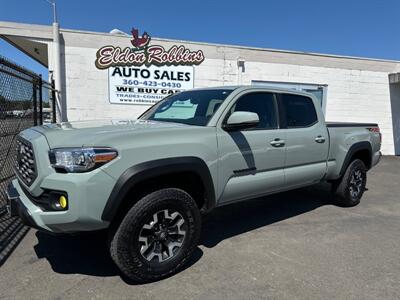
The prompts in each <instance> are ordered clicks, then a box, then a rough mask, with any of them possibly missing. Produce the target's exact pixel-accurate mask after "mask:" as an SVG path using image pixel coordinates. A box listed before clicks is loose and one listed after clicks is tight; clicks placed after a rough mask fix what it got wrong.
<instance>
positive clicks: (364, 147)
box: [339, 141, 372, 176]
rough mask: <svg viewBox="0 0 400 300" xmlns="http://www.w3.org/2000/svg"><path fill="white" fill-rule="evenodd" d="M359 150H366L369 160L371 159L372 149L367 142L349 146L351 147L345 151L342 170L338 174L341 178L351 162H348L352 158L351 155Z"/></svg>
mask: <svg viewBox="0 0 400 300" xmlns="http://www.w3.org/2000/svg"><path fill="white" fill-rule="evenodd" d="M360 150H368V152H369V154H370V156H371V159H372V147H371V144H370V143H369V142H366V141H364V142H357V143H355V144H353V145H351V147H350V149H349V151H347V154H346V157H345V159H344V161H343V164H342V168H341V169H340V174H339V175H340V176H343V174H344V172H346V169H347V167H348V165H349V164H350V162H351V161H350V160H351V158H352V157H353V155H354V154H355V153H357V152H358V151H360Z"/></svg>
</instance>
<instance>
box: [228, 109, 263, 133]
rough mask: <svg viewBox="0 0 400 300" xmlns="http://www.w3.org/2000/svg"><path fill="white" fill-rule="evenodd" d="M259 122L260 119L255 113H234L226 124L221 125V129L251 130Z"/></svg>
mask: <svg viewBox="0 0 400 300" xmlns="http://www.w3.org/2000/svg"><path fill="white" fill-rule="evenodd" d="M259 122H260V119H259V118H258V114H256V113H253V112H249V111H235V112H234V113H232V114H231V115H230V116H229V118H228V120H227V121H226V124H224V125H223V129H225V130H227V131H232V130H241V129H247V128H253V127H256V126H257V125H258V123H259Z"/></svg>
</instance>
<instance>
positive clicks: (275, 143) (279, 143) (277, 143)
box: [270, 138, 285, 147]
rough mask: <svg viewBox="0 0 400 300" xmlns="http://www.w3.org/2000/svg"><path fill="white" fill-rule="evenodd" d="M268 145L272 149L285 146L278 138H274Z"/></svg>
mask: <svg viewBox="0 0 400 300" xmlns="http://www.w3.org/2000/svg"><path fill="white" fill-rule="evenodd" d="M270 144H271V146H273V147H283V146H285V141H284V140H281V139H280V138H276V139H274V140H273V141H271V143H270Z"/></svg>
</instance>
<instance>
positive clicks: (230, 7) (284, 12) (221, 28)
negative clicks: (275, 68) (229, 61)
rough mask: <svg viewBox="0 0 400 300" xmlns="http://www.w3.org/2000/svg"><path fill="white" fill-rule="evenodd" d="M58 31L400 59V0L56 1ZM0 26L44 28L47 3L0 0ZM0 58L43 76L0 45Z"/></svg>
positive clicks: (48, 11) (49, 11)
mask: <svg viewBox="0 0 400 300" xmlns="http://www.w3.org/2000/svg"><path fill="white" fill-rule="evenodd" d="M57 10H58V17H59V22H60V25H61V27H63V28H69V29H79V30H90V31H99V32H109V31H110V30H112V29H114V28H118V29H120V30H122V31H125V32H130V29H131V28H132V27H137V28H139V29H140V32H142V31H143V30H145V31H147V32H148V33H149V34H150V35H152V36H153V37H160V38H172V39H181V40H192V41H201V42H210V43H220V44H233V45H242V46H253V47H262V48H273V49H284V50H296V51H306V52H318V53H326V54H338V55H348V56H361V57H371V58H381V59H392V60H400V25H399V24H400V23H399V20H400V0H364V1H360V0H330V1H326V0H325V1H324V0H302V1H300V0H297V1H296V0H276V1H271V0H259V1H253V0H246V1H240V0H239V1H237V0H230V1H226V0H214V1H209V0H201V1H199V0H198V1H192V0H186V1H185V0H178V1H173V0H170V1H160V0H152V1H133V0H130V1H128V0H112V1H109V0H108V1H104V0H97V1H95V0H57ZM0 21H12V22H20V23H31V24H44V25H50V24H51V22H52V8H51V5H50V4H49V3H47V2H46V0H0ZM0 55H3V56H5V57H8V58H10V59H12V60H14V61H16V62H17V63H19V64H20V65H23V66H25V67H27V68H29V69H31V70H33V71H35V72H39V73H43V74H46V76H47V71H46V69H45V68H44V67H42V66H41V65H39V64H38V63H36V62H34V61H32V60H31V59H30V58H28V57H26V55H24V54H23V53H21V52H19V51H18V50H16V49H15V48H13V47H12V46H10V45H8V44H7V43H6V42H4V41H3V40H0Z"/></svg>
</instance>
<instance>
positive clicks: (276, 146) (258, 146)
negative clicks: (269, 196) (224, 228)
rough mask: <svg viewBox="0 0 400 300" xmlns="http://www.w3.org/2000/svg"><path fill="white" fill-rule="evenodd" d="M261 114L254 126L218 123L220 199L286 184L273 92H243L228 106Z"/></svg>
mask: <svg viewBox="0 0 400 300" xmlns="http://www.w3.org/2000/svg"><path fill="white" fill-rule="evenodd" d="M235 111H247V112H254V113H257V114H258V117H259V120H260V122H259V124H258V126H257V127H255V128H250V129H245V130H236V131H226V130H224V129H223V128H222V126H217V139H218V151H219V171H218V174H219V186H220V189H221V190H222V191H223V192H222V197H221V199H220V203H228V202H232V201H238V200H243V199H247V198H252V197H256V196H259V195H263V194H266V193H268V192H273V191H277V190H279V189H281V188H282V187H283V186H284V173H283V168H284V158H285V136H284V134H285V133H284V132H283V131H281V130H279V129H278V117H277V115H278V113H277V111H278V110H277V100H276V95H275V94H274V93H269V92H261V91H260V92H256V91H254V92H243V94H241V95H239V96H238V97H237V98H236V100H233V102H232V103H231V104H230V106H229V107H228V111H227V112H226V113H225V115H224V116H223V119H224V121H223V122H226V120H227V118H228V117H229V116H230V114H231V113H233V112H235Z"/></svg>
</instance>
